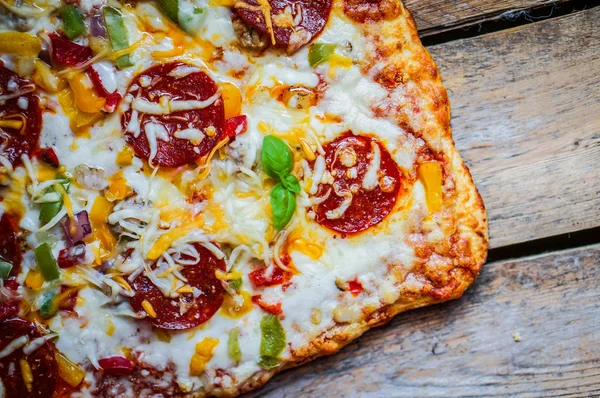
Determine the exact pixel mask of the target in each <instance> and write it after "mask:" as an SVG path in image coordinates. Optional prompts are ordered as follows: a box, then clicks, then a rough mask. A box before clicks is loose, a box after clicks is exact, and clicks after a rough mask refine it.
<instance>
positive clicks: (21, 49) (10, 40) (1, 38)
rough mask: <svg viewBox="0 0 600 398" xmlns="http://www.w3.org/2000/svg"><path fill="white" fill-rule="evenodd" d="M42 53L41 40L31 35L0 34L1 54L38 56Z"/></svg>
mask: <svg viewBox="0 0 600 398" xmlns="http://www.w3.org/2000/svg"><path fill="white" fill-rule="evenodd" d="M40 51H42V43H41V42H40V39H38V38H37V37H36V36H34V35H32V34H31V33H22V32H3V33H0V53H10V54H19V55H27V56H30V57H34V56H37V55H38V54H39V53H40Z"/></svg>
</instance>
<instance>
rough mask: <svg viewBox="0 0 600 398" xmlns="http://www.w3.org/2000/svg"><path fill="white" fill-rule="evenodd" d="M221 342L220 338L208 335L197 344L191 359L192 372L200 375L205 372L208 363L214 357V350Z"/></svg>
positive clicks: (194, 374)
mask: <svg viewBox="0 0 600 398" xmlns="http://www.w3.org/2000/svg"><path fill="white" fill-rule="evenodd" d="M218 344H219V340H217V339H213V338H212V337H206V338H204V340H202V341H200V342H199V343H197V344H196V353H195V354H194V355H192V359H191V360H190V374H191V375H193V376H200V375H201V374H202V372H204V368H205V367H206V364H207V363H208V362H209V361H210V360H211V358H212V357H213V350H214V349H215V347H216V346H217V345H218Z"/></svg>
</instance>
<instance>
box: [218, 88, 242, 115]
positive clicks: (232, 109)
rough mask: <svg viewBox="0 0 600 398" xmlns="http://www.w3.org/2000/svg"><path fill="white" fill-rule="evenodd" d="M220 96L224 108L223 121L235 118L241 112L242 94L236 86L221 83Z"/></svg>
mask: <svg viewBox="0 0 600 398" xmlns="http://www.w3.org/2000/svg"><path fill="white" fill-rule="evenodd" d="M221 95H222V96H223V106H224V107H225V119H229V118H230V117H234V116H237V115H239V114H240V113H241V112H242V92H241V91H240V89H239V88H238V86H236V85H235V84H233V83H229V82H226V83H223V84H222V85H221Z"/></svg>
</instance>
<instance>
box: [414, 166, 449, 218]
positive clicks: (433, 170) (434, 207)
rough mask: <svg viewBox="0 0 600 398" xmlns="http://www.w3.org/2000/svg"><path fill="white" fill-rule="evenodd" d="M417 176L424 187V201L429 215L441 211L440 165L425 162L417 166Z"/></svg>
mask: <svg viewBox="0 0 600 398" xmlns="http://www.w3.org/2000/svg"><path fill="white" fill-rule="evenodd" d="M417 174H418V176H419V180H420V181H421V183H422V184H423V186H424V187H425V199H426V201H427V208H428V209H429V212H430V213H434V212H436V211H440V210H441V209H442V180H443V176H442V165H441V164H440V163H439V162H425V163H422V164H420V165H419V168H418V171H417Z"/></svg>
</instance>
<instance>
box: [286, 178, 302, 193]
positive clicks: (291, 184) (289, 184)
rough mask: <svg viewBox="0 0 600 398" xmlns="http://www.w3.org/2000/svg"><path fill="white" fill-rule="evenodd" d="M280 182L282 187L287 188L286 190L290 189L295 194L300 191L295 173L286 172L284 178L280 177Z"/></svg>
mask: <svg viewBox="0 0 600 398" xmlns="http://www.w3.org/2000/svg"><path fill="white" fill-rule="evenodd" d="M281 183H282V184H283V186H284V187H286V188H287V190H288V191H291V192H293V193H295V194H299V193H300V183H299V182H298V179H297V178H296V176H295V175H293V174H288V175H287V176H285V178H282V179H281Z"/></svg>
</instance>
